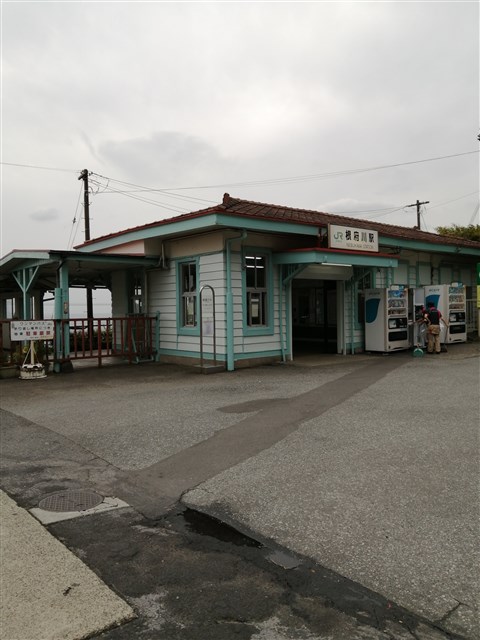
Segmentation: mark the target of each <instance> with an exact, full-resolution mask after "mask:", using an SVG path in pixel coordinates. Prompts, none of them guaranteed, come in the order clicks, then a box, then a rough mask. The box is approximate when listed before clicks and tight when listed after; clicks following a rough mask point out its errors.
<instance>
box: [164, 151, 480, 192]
mask: <svg viewBox="0 0 480 640" xmlns="http://www.w3.org/2000/svg"><path fill="white" fill-rule="evenodd" d="M474 153H475V154H478V153H480V152H479V150H476V151H466V152H464V153H455V154H451V155H448V156H438V157H436V158H425V159H423V160H411V161H409V162H397V163H394V164H386V165H379V166H375V167H366V168H363V169H346V170H342V171H330V172H327V173H313V174H306V175H300V176H291V177H285V178H270V179H265V180H251V181H244V182H226V183H223V184H210V185H197V186H195V187H175V188H172V189H169V190H168V191H186V190H190V189H219V188H223V187H249V186H262V185H264V186H266V185H269V184H288V183H292V182H306V181H308V180H321V179H326V178H333V177H337V176H345V175H352V174H357V173H368V172H371V171H379V170H381V169H392V168H396V167H405V166H408V165H413V164H422V163H425V162H435V161H438V160H447V159H449V158H458V157H461V156H467V155H472V154H474Z"/></svg>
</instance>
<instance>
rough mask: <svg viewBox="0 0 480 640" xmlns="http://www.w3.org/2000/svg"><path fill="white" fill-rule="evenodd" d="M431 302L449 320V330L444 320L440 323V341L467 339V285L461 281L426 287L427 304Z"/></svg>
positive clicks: (449, 341) (464, 340) (461, 340)
mask: <svg viewBox="0 0 480 640" xmlns="http://www.w3.org/2000/svg"><path fill="white" fill-rule="evenodd" d="M429 302H433V304H434V305H435V306H436V307H437V309H438V310H439V311H440V313H441V314H442V316H443V317H444V318H445V320H446V321H447V322H448V324H449V327H448V331H447V328H446V326H445V324H444V323H443V322H441V323H440V342H442V343H452V342H466V341H467V307H466V295H465V287H464V286H463V285H462V284H461V283H460V282H452V284H436V285H428V286H426V287H425V305H426V306H427V305H428V303H429Z"/></svg>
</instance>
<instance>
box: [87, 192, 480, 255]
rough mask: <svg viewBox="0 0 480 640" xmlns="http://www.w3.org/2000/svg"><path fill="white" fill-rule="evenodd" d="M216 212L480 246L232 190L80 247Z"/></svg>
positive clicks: (454, 238) (444, 243)
mask: <svg viewBox="0 0 480 640" xmlns="http://www.w3.org/2000/svg"><path fill="white" fill-rule="evenodd" d="M212 213H218V214H221V213H224V214H227V215H233V216H239V217H242V218H259V219H262V220H275V221H281V222H292V223H296V224H306V225H309V226H315V227H327V225H328V224H337V225H344V226H345V225H346V226H352V227H356V228H359V229H372V230H375V231H378V233H379V235H382V236H386V237H389V238H392V239H395V238H397V239H402V240H417V241H419V242H427V243H433V244H443V245H453V246H457V247H471V248H477V249H480V242H476V241H474V240H466V239H463V238H457V237H454V236H441V235H438V234H436V233H429V232H428V231H421V230H419V229H415V228H411V227H402V226H399V225H392V224H385V223H383V222H373V221H371V220H361V219H358V218H350V217H348V216H344V215H338V214H334V213H323V212H321V211H311V210H308V209H298V208H295V207H285V206H280V205H274V204H266V203H263V202H253V201H250V200H241V199H240V198H232V196H230V194H228V193H226V194H225V195H224V196H223V202H222V203H221V204H218V205H214V206H213V207H209V208H208V209H201V210H199V211H193V212H191V213H185V214H183V215H180V216H175V217H173V218H168V219H166V220H159V221H157V222H151V223H149V224H145V225H141V226H138V227H132V228H130V229H124V230H123V231H119V232H117V233H111V234H108V235H105V236H101V237H99V238H95V239H93V240H90V241H88V242H85V243H84V244H82V245H79V246H82V247H84V246H88V245H91V244H95V243H96V242H98V241H99V240H106V239H108V238H114V237H119V236H122V235H124V234H126V233H131V232H132V231H139V230H140V229H149V228H153V227H161V226H163V225H166V224H170V223H172V222H177V221H179V220H186V219H189V218H197V217H201V216H206V215H210V214H212Z"/></svg>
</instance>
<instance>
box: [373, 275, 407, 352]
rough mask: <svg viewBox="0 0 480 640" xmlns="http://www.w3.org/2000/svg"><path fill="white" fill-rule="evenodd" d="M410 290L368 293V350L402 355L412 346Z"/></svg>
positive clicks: (397, 287) (398, 288) (390, 288)
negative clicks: (401, 353) (404, 350)
mask: <svg viewBox="0 0 480 640" xmlns="http://www.w3.org/2000/svg"><path fill="white" fill-rule="evenodd" d="M408 334H409V329H408V290H407V288H406V287H403V286H401V285H393V286H391V287H389V288H388V289H367V290H366V291H365V350H366V351H383V352H389V351H399V350H401V349H408V348H409V346H410V340H409V335H408Z"/></svg>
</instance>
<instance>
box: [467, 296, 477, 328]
mask: <svg viewBox="0 0 480 640" xmlns="http://www.w3.org/2000/svg"><path fill="white" fill-rule="evenodd" d="M478 313H479V312H478V309H477V301H476V299H472V300H467V318H466V320H467V333H477V332H478Z"/></svg>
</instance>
